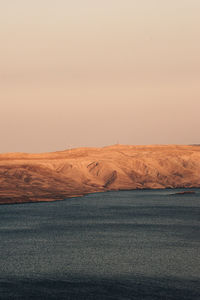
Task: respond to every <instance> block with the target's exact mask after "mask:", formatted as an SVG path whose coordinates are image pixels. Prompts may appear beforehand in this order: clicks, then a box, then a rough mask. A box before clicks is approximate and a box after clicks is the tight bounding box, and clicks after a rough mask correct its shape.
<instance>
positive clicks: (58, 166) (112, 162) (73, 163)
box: [0, 145, 200, 203]
mask: <svg viewBox="0 0 200 300" xmlns="http://www.w3.org/2000/svg"><path fill="white" fill-rule="evenodd" d="M176 187H200V147H198V146H176V145H169V146H123V145H116V146H110V147H104V148H78V149H72V150H66V151H61V152H54V153H44V154H26V153H24V154H23V153H10V154H1V155H0V203H20V202H31V201H53V200H59V199H64V198H66V197H72V196H78V195H83V194H86V193H91V192H99V191H107V190H118V189H144V188H176Z"/></svg>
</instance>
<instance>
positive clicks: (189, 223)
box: [0, 189, 200, 300]
mask: <svg viewBox="0 0 200 300" xmlns="http://www.w3.org/2000/svg"><path fill="white" fill-rule="evenodd" d="M195 191H196V194H194V195H193V194H191V195H176V196H173V195H171V194H173V193H174V192H177V190H155V191H149V190H146V191H124V192H108V193H99V194H91V195H87V196H85V197H80V198H74V199H67V200H64V201H58V202H53V203H32V204H30V203H28V204H20V205H2V206H0V299H97V300H98V299H200V189H195Z"/></svg>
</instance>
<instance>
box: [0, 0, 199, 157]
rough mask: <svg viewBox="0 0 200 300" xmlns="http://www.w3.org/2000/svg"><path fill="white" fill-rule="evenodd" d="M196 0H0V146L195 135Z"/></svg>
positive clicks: (159, 140) (47, 146)
mask: <svg viewBox="0 0 200 300" xmlns="http://www.w3.org/2000/svg"><path fill="white" fill-rule="evenodd" d="M199 11H200V1H198V0H173V1H172V0H169V1H157V0H148V1H147V0H141V1H136V0H126V1H122V0H109V1H105V0H102V1H92V0H85V1H82V0H74V1H64V0H58V1H53V0H41V1H39V0H36V1H25V0H18V1H13V0H8V1H2V2H1V3H0V41H1V56H0V84H1V96H0V99H1V100H0V101H1V102H0V103H1V110H0V113H1V117H0V128H1V147H0V152H15V151H22V152H43V151H54V150H59V149H65V148H66V147H68V146H69V145H70V146H73V147H79V146H104V145H109V144H115V143H116V142H119V143H121V144H192V143H200V140H199V128H200V118H199V111H200V82H199V81H200V55H199V53H200V38H199V36H200V19H199Z"/></svg>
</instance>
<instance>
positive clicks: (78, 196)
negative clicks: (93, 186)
mask: <svg viewBox="0 0 200 300" xmlns="http://www.w3.org/2000/svg"><path fill="white" fill-rule="evenodd" d="M195 189H200V186H199V187H189V188H187V187H175V188H173V187H166V188H143V189H118V190H107V191H96V192H91V193H85V194H80V195H72V196H69V197H66V198H63V199H49V200H44V199H43V200H39V201H38V200H34V201H19V202H3V203H1V200H0V206H1V205H20V204H28V203H52V202H59V201H60V202H62V201H65V200H68V199H76V198H81V197H85V196H87V195H93V194H94V195H95V194H99V193H109V192H128V191H165V190H187V191H189V193H183V195H185V194H186V195H187V194H195V192H194V193H192V191H191V190H195ZM187 191H186V192H187ZM171 195H172V196H175V195H177V196H178V195H180V196H181V195H182V193H180V194H179V193H175V194H171Z"/></svg>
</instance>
